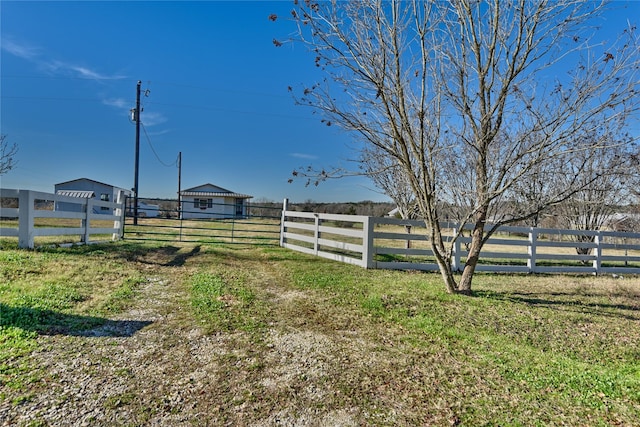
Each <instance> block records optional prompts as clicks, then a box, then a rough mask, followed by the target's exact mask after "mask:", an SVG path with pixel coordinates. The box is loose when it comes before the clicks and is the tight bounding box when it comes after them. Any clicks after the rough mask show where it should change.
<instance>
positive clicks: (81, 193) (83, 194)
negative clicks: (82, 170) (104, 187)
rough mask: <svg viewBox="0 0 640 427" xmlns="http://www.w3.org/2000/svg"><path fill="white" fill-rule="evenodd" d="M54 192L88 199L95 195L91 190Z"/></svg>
mask: <svg viewBox="0 0 640 427" xmlns="http://www.w3.org/2000/svg"><path fill="white" fill-rule="evenodd" d="M56 194H58V195H60V196H69V197H79V198H81V199H90V198H92V197H95V195H96V193H94V192H93V191H82V190H58V191H56Z"/></svg>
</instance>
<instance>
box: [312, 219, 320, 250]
mask: <svg viewBox="0 0 640 427" xmlns="http://www.w3.org/2000/svg"><path fill="white" fill-rule="evenodd" d="M314 216H315V228H314V229H313V251H314V254H315V255H316V256H318V251H319V250H320V245H319V244H318V240H319V239H320V224H321V222H320V215H318V214H314Z"/></svg>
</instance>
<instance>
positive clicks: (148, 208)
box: [138, 201, 160, 218]
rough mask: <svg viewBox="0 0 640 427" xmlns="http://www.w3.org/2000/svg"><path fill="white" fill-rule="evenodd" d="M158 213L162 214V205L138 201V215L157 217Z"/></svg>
mask: <svg viewBox="0 0 640 427" xmlns="http://www.w3.org/2000/svg"><path fill="white" fill-rule="evenodd" d="M158 215H160V205H152V204H150V203H145V202H142V201H138V216H142V217H147V218H156V217H157V216H158Z"/></svg>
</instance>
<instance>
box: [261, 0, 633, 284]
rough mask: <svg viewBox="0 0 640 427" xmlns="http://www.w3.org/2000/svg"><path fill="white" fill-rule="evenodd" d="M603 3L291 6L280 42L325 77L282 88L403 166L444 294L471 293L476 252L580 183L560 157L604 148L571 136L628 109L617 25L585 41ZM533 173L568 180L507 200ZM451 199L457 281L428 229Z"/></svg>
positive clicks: (620, 119) (629, 70)
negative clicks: (613, 36) (297, 45)
mask: <svg viewBox="0 0 640 427" xmlns="http://www.w3.org/2000/svg"><path fill="white" fill-rule="evenodd" d="M604 6H605V4H604V3H600V2H585V1H583V0H554V1H544V0H490V1H475V0H455V1H450V2H440V1H417V0H415V1H364V0H363V1H357V0H356V1H349V2H339V1H332V2H316V1H309V0H307V1H296V2H294V9H293V10H292V12H291V15H292V16H293V19H294V20H295V22H296V23H297V32H296V33H295V37H294V39H295V41H298V42H301V43H304V44H306V45H307V46H309V47H310V49H311V51H312V52H313V55H314V57H315V65H316V66H317V67H318V68H320V69H321V70H322V71H324V75H325V78H324V79H323V80H322V81H319V82H316V83H315V84H313V85H309V86H306V87H303V88H302V90H301V93H300V94H298V95H297V92H294V96H295V97H296V101H297V102H298V103H300V104H302V105H308V106H310V107H313V108H314V109H315V110H317V111H319V112H321V113H322V114H323V116H324V117H325V120H326V122H327V123H332V124H336V125H338V126H341V127H342V128H343V129H345V130H347V131H350V132H354V133H355V134H357V139H358V140H359V141H360V142H361V143H362V147H365V148H366V147H375V149H376V150H379V151H380V152H382V153H384V155H385V156H386V157H388V158H390V159H393V163H395V164H398V165H400V166H401V167H402V168H403V170H404V173H405V174H406V176H407V178H408V180H409V183H410V185H411V188H412V191H413V194H414V196H415V200H416V204H417V207H418V209H419V212H420V215H421V216H422V217H423V218H424V219H425V224H426V226H427V230H429V231H428V234H429V236H428V237H429V240H430V243H431V248H432V250H433V253H434V256H435V258H436V261H437V263H438V266H439V269H440V272H441V274H442V277H443V280H444V283H445V286H446V289H447V290H448V291H449V292H460V293H465V294H466V293H470V292H471V284H472V278H473V275H474V272H475V269H476V265H477V263H478V260H479V257H480V251H481V249H482V247H483V245H484V244H485V243H486V242H487V240H488V238H489V237H490V236H491V234H492V233H494V232H495V230H496V229H497V227H499V226H500V225H503V224H508V223H513V222H516V221H521V220H523V219H526V218H530V217H532V216H534V215H536V214H537V213H539V212H541V211H542V210H543V209H546V208H548V207H549V206H552V205H555V204H557V203H560V202H562V201H564V200H566V199H568V198H569V197H571V195H573V194H574V193H576V192H577V191H579V190H580V189H582V188H583V186H584V184H583V183H582V181H581V180H580V179H578V177H579V176H580V174H581V171H580V170H574V169H572V168H570V165H571V162H572V160H573V159H574V157H575V156H576V154H577V153H586V155H587V156H588V154H589V153H593V152H595V151H596V150H607V149H608V144H609V143H610V141H607V140H606V139H603V138H594V139H593V140H588V141H584V140H578V139H576V138H574V136H575V135H576V134H590V133H594V134H595V133H596V132H593V131H594V130H595V129H593V126H594V123H596V122H597V123H599V124H600V125H602V124H605V123H611V122H617V123H619V124H623V123H624V121H625V120H626V119H627V118H628V117H629V116H630V115H631V114H633V113H635V112H637V108H638V98H640V97H638V95H637V93H638V89H639V88H638V86H639V85H640V83H639V82H640V71H639V68H638V64H639V61H638V39H637V35H636V32H635V27H632V26H629V28H626V29H620V30H621V33H622V30H624V34H622V36H623V37H624V40H619V41H617V42H615V43H605V42H600V43H597V42H596V39H597V37H598V36H599V32H598V29H597V28H596V27H592V26H590V25H589V24H590V23H591V22H594V21H593V19H595V18H597V17H598V16H599V14H600V12H601V11H602V10H603V8H604ZM274 44H276V46H278V45H282V44H283V42H281V41H278V40H274ZM566 70H569V71H566ZM541 171H542V173H544V174H545V180H557V179H559V177H560V176H567V175H571V176H572V177H574V179H571V177H569V178H570V179H567V180H566V183H567V185H566V186H565V187H554V188H549V190H553V191H548V192H547V191H542V192H540V194H539V197H536V198H535V199H534V200H532V201H531V202H530V203H528V204H519V203H513V202H514V201H516V198H517V193H518V191H520V190H522V186H518V184H519V183H525V182H530V181H531V180H532V179H533V178H534V177H535V174H539V173H541ZM323 174H324V176H321V178H323V177H326V176H327V175H330V173H328V172H325V171H323ZM508 203H511V204H512V205H514V206H516V207H517V209H516V210H513V211H511V212H510V213H509V214H508V215H507V214H506V213H505V212H503V211H502V210H501V207H502V206H505V205H506V204H508ZM452 205H453V206H456V208H457V209H456V210H455V215H456V216H457V219H458V221H460V222H461V223H471V226H472V230H471V239H472V240H471V244H470V245H469V253H468V256H467V258H466V263H465V265H464V266H463V270H462V275H461V277H460V278H459V280H457V279H456V276H455V275H454V273H455V272H454V270H453V267H452V262H451V261H452V252H453V244H454V243H453V241H452V240H451V239H446V238H445V236H444V230H442V229H441V226H440V220H441V219H442V218H443V216H444V215H446V213H443V211H442V207H443V206H452ZM490 222H491V223H490ZM458 233H459V232H458ZM455 237H456V238H458V237H459V234H458V235H456V236H455Z"/></svg>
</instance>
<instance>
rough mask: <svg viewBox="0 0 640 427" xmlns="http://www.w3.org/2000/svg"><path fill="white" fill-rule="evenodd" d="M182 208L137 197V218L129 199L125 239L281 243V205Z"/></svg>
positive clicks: (229, 205)
mask: <svg viewBox="0 0 640 427" xmlns="http://www.w3.org/2000/svg"><path fill="white" fill-rule="evenodd" d="M190 205H191V206H189V205H188V204H187V203H186V202H184V203H183V204H182V206H181V207H180V206H179V205H178V201H177V200H175V199H147V198H145V199H142V198H140V199H139V200H138V218H134V217H133V199H132V198H129V199H127V204H126V218H125V225H124V231H123V238H124V239H125V240H153V241H166V242H197V243H210V244H215V243H225V244H238V243H243V244H251V245H275V246H277V245H278V244H279V242H280V220H281V214H282V205H280V204H277V203H264V204H262V205H251V204H250V205H247V207H246V209H245V210H244V211H243V212H238V210H237V209H236V207H237V206H236V205H233V204H222V203H209V204H208V206H205V207H204V209H203V208H202V207H199V206H198V207H194V206H193V203H191V204H190Z"/></svg>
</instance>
